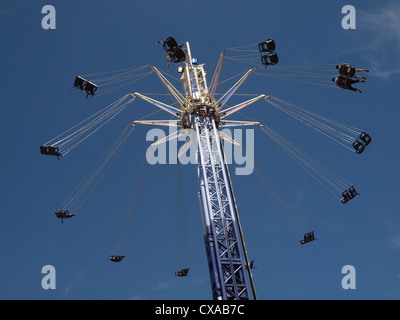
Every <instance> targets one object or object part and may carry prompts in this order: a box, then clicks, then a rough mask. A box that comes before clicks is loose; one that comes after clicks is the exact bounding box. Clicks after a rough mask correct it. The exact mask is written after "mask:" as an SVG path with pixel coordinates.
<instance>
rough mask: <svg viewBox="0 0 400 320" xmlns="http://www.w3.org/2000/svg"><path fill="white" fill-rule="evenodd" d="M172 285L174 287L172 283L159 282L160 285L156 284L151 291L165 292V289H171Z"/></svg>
mask: <svg viewBox="0 0 400 320" xmlns="http://www.w3.org/2000/svg"><path fill="white" fill-rule="evenodd" d="M171 285H172V284H171V283H170V282H164V281H161V282H159V283H158V284H156V285H155V286H154V287H153V288H152V289H151V291H154V292H158V291H161V290H165V289H168V288H170V287H171Z"/></svg>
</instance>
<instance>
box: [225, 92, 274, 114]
mask: <svg viewBox="0 0 400 320" xmlns="http://www.w3.org/2000/svg"><path fill="white" fill-rule="evenodd" d="M268 97H269V96H266V95H265V94H262V95H260V96H258V97H255V98H253V99H250V100H247V101H245V102H242V103H239V104H237V105H236V106H233V107H230V108H228V109H225V110H223V111H222V114H223V115H222V117H221V119H224V118H226V117H228V116H230V115H231V114H233V113H235V112H237V111H239V110H241V109H243V108H245V107H247V106H249V105H251V104H252V103H254V102H257V101H258V100H261V99H267V98H268Z"/></svg>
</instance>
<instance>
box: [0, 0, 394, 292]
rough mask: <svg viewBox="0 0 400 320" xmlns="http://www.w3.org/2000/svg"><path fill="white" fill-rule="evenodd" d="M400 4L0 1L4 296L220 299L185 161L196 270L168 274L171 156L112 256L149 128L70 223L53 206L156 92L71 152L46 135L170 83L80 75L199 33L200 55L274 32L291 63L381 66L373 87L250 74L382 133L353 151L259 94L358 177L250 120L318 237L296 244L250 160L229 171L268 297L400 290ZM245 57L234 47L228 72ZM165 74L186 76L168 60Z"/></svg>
mask: <svg viewBox="0 0 400 320" xmlns="http://www.w3.org/2000/svg"><path fill="white" fill-rule="evenodd" d="M46 4H51V5H53V6H54V7H55V8H56V29H55V30H44V29H42V27H41V20H42V18H43V16H44V15H43V14H42V13H41V9H42V7H43V6H44V5H46ZM346 4H353V5H354V6H355V8H356V13H357V20H356V21H357V22H356V26H357V27H356V29H355V30H344V29H343V28H342V27H341V20H342V18H343V16H344V15H343V14H342V13H341V9H342V7H343V6H344V5H346ZM399 18H400V6H399V5H398V4H397V3H396V1H385V2H384V3H383V4H382V2H378V1H363V2H362V3H359V2H354V3H350V2H348V1H324V2H323V3H321V1H296V2H295V1H287V0H282V1H269V2H267V1H263V2H261V1H255V0H246V1H220V0H213V1H202V2H198V1H196V2H195V1H187V0H186V1H112V2H111V1H92V0H90V1H68V3H67V2H65V1H18V2H16V1H8V0H3V1H2V2H1V3H0V33H1V39H2V46H1V50H0V68H1V70H2V72H1V73H0V84H1V90H0V91H1V95H0V108H1V117H0V121H1V126H0V130H1V135H0V136H1V139H0V145H1V150H2V152H1V164H2V166H1V168H2V174H1V185H2V187H1V190H2V192H1V195H0V199H1V213H2V221H1V223H0V237H1V238H0V239H1V246H0V248H1V249H0V252H1V255H2V257H3V258H2V259H1V260H0V273H1V276H0V298H1V299H210V298H211V288H210V283H209V274H208V268H207V262H206V255H205V249H204V243H203V235H202V227H201V217H200V209H199V204H198V199H197V178H196V170H195V167H194V166H185V167H184V168H183V181H184V186H185V204H186V209H187V213H186V222H187V224H186V233H187V238H186V244H185V246H186V248H187V255H186V257H185V258H186V263H187V266H188V267H190V268H191V270H190V274H189V277H188V278H177V277H175V276H174V272H175V269H176V268H177V255H176V250H177V247H178V246H179V245H180V244H178V242H177V214H176V167H175V166H173V165H156V166H151V167H149V168H148V172H147V175H146V180H145V184H144V188H143V195H142V198H141V202H140V206H139V210H138V212H137V215H136V217H135V221H134V224H133V229H132V234H131V237H130V239H129V246H128V247H127V248H126V252H122V253H121V254H124V255H126V259H125V260H123V261H122V262H121V263H118V264H114V263H111V262H109V261H108V256H109V254H110V253H111V250H112V247H113V245H114V243H115V241H116V239H117V237H118V233H119V231H120V228H121V225H122V223H123V219H124V216H125V215H126V212H127V210H128V208H129V202H130V199H131V198H132V195H133V190H134V187H135V181H136V177H137V175H138V173H139V171H140V167H141V164H142V161H143V158H144V155H145V151H146V149H147V147H148V145H149V142H147V141H145V135H146V132H147V130H148V129H149V128H147V127H138V128H137V129H135V131H134V133H133V135H132V136H131V138H130V139H129V141H128V142H127V144H126V146H125V148H124V149H123V150H122V151H121V153H120V154H119V156H118V158H117V159H116V160H115V162H114V163H113V165H112V166H111V168H110V169H109V170H108V171H107V173H106V174H105V175H104V177H103V179H102V180H101V182H100V183H99V184H98V185H97V187H96V189H95V190H94V191H93V193H92V194H91V195H90V197H89V198H88V199H87V201H86V202H85V204H84V206H83V207H82V209H81V210H80V212H79V215H77V216H76V217H74V218H73V219H71V220H69V221H66V222H65V223H64V224H61V222H60V221H59V220H57V219H56V217H55V216H54V211H55V210H56V209H57V208H58V206H59V205H60V204H61V203H62V202H64V200H65V199H66V198H67V197H68V195H69V194H70V192H71V191H72V190H73V189H74V188H75V187H76V186H77V185H78V183H79V182H80V181H81V179H82V178H83V177H84V176H85V175H86V174H87V173H88V171H89V170H90V169H91V168H92V167H93V166H94V164H95V163H96V161H97V159H98V158H99V157H100V156H101V155H102V154H103V153H104V152H105V150H106V149H107V148H108V147H109V146H110V144H111V143H112V142H113V141H114V139H115V138H116V137H117V136H118V135H119V133H120V132H121V131H122V129H123V128H124V127H125V126H126V125H127V124H128V123H130V122H132V121H134V120H136V119H139V118H141V117H143V116H146V115H148V114H149V113H151V112H153V111H155V109H154V108H153V106H151V105H150V104H146V103H145V102H144V101H138V100H136V101H135V102H134V103H132V104H131V105H129V106H128V108H127V109H126V110H124V112H123V114H121V115H119V116H118V117H116V118H115V119H114V120H113V121H112V122H110V123H109V124H108V125H107V126H105V127H104V128H102V130H100V131H99V132H97V133H96V134H95V135H93V136H91V137H90V139H88V140H86V141H85V142H84V143H82V144H81V145H80V146H79V147H77V148H76V149H74V150H73V152H71V153H70V154H68V156H66V157H65V158H63V159H61V160H60V161H57V159H55V158H53V157H44V156H42V155H40V152H39V146H40V145H41V144H43V143H44V142H46V141H48V140H50V139H51V138H53V137H55V136H57V135H58V134H59V133H61V132H63V131H64V130H66V129H69V128H70V127H72V126H73V125H75V124H76V123H78V122H80V121H81V120H83V119H85V118H87V117H88V116H90V115H92V114H93V113H95V112H96V111H98V110H100V109H101V108H102V107H105V106H106V105H108V104H110V103H111V102H113V101H115V100H116V99H118V98H120V97H122V96H123V95H125V94H126V93H128V92H136V91H137V92H143V93H146V92H152V93H157V92H160V93H164V88H163V87H162V85H161V84H160V82H159V81H158V79H157V78H156V77H155V76H154V75H151V76H150V77H148V78H146V79H145V80H143V81H141V82H137V83H135V84H133V85H132V86H131V87H129V86H128V87H125V88H123V89H121V90H120V91H116V92H113V93H112V94H110V95H104V96H101V97H98V98H95V99H91V97H89V99H87V100H86V99H85V98H84V95H82V94H79V93H80V92H78V91H76V90H73V91H72V92H70V89H71V86H72V83H73V80H74V77H75V76H76V75H78V74H89V73H97V72H103V71H110V70H117V69H124V68H130V67H137V66H142V65H146V64H151V65H154V66H156V67H158V68H160V69H162V70H164V71H166V70H167V66H166V63H165V61H164V58H165V53H164V52H163V50H162V48H161V46H160V45H158V46H157V45H154V42H155V41H159V40H163V39H165V38H167V37H168V36H174V37H175V38H176V39H177V40H178V42H180V43H183V42H186V41H189V42H190V45H191V50H192V54H193V55H194V56H196V57H198V58H199V61H200V62H204V63H206V69H207V66H210V67H211V65H212V64H213V63H214V62H215V61H216V59H217V58H218V56H219V54H220V53H221V52H222V50H223V49H224V48H230V47H236V46H241V45H247V44H251V43H257V42H259V41H262V40H265V39H266V38H272V39H275V41H276V43H277V49H276V51H277V53H278V54H279V58H280V61H279V66H294V65H305V66H311V67H312V66H315V65H330V64H331V65H332V66H333V67H334V65H336V64H337V63H341V62H350V63H352V64H354V65H356V66H360V67H365V68H369V69H370V70H371V72H370V73H369V74H367V77H368V79H367V82H366V83H365V84H360V85H359V86H358V87H359V88H360V89H361V88H362V90H363V93H362V94H358V93H354V92H349V91H344V90H339V89H337V88H334V87H332V86H317V85H313V84H310V83H303V82H294V81H285V80H280V79H275V78H270V77H262V76H256V75H254V76H252V77H251V78H249V79H248V81H247V82H246V83H245V84H244V85H243V87H241V89H240V93H255V94H272V95H274V96H276V97H278V98H281V99H283V100H286V101H289V102H291V103H294V104H296V105H299V106H303V107H305V108H307V109H308V110H312V111H314V112H317V113H319V114H321V115H324V116H327V117H330V118H332V119H335V120H337V121H340V122H343V123H346V124H349V125H353V126H355V127H358V128H361V129H363V130H365V131H367V132H368V133H369V134H370V135H371V136H372V139H373V142H372V143H371V145H370V146H369V147H368V148H367V150H366V151H365V152H364V153H363V154H362V155H356V154H353V153H351V152H348V151H347V150H345V149H343V148H341V147H340V146H338V145H337V144H335V143H332V142H331V141H330V140H329V139H326V138H324V137H323V136H321V135H320V134H318V133H317V132H315V131H313V130H311V129H309V128H307V127H305V126H304V125H302V124H300V123H298V122H295V121H294V120H293V119H292V118H290V117H288V116H287V115H285V114H283V113H280V112H278V111H277V110H276V109H273V108H272V107H271V106H270V105H269V104H266V103H263V102H259V103H257V104H255V105H254V106H253V107H252V108H249V109H248V110H246V111H245V112H244V113H245V114H246V115H247V116H249V117H251V118H254V119H256V120H258V121H260V122H262V123H266V124H268V126H270V127H271V128H273V129H274V130H275V131H277V132H278V133H279V134H281V135H282V136H284V137H285V138H287V139H288V140H290V141H291V142H293V143H294V144H296V145H297V146H298V147H300V148H302V149H303V150H305V151H306V152H307V153H309V154H310V155H312V156H313V157H314V158H315V159H317V160H318V161H320V162H321V163H324V164H325V165H327V166H328V167H329V168H331V169H332V170H334V171H335V172H338V173H340V174H341V175H342V176H343V177H346V179H348V180H350V181H352V182H353V183H354V185H355V186H356V187H357V190H358V191H359V192H360V194H361V195H360V196H358V197H357V198H356V199H354V200H352V201H351V202H349V203H347V204H346V205H343V204H341V203H340V202H338V201H337V200H336V199H334V198H333V197H332V196H331V195H330V194H329V193H327V192H326V190H325V189H324V188H322V187H321V186H320V185H319V184H318V183H317V182H316V181H315V180H313V179H312V178H311V177H310V176H309V175H308V174H307V173H306V172H305V171H304V170H303V169H302V168H301V167H299V166H298V165H296V164H295V163H294V162H293V160H291V159H290V158H289V157H288V156H287V155H286V154H285V153H284V152H283V151H282V150H281V149H279V148H278V147H277V146H276V145H275V144H273V143H272V142H271V141H270V140H269V139H268V137H267V136H266V135H264V134H263V133H262V132H261V131H260V130H258V129H257V130H256V131H255V144H256V146H255V162H256V165H257V167H258V168H259V169H260V170H261V171H262V172H263V174H264V175H265V176H266V177H267V178H268V179H269V181H270V182H271V183H272V184H273V185H274V187H275V189H276V191H277V192H278V193H279V194H280V196H281V197H282V198H283V199H284V200H285V202H286V203H287V204H288V205H289V206H290V207H291V208H293V210H295V211H296V212H297V213H298V214H300V215H301V216H302V217H303V218H304V219H305V220H306V221H307V223H308V224H309V225H310V226H312V228H313V230H315V233H316V237H317V239H318V240H317V241H315V242H313V243H310V244H309V245H306V246H301V245H300V244H299V242H298V240H299V239H298V237H297V236H296V235H295V234H294V233H293V232H292V230H291V228H290V226H289V224H288V222H287V221H286V220H285V218H284V216H283V214H282V213H280V209H279V208H278V207H276V206H275V205H274V204H273V202H272V201H271V198H270V197H269V196H268V190H267V189H266V188H265V187H264V185H263V184H262V183H260V181H259V179H258V178H257V176H256V175H255V174H253V175H250V176H235V175H232V181H233V185H234V190H235V195H236V198H237V202H238V208H239V214H240V218H241V222H242V226H243V230H244V234H245V239H246V244H247V248H248V251H249V254H250V258H251V259H254V260H255V266H256V268H257V269H255V270H254V271H253V275H254V280H255V286H256V290H257V293H258V297H259V298H260V299H398V298H399V297H400V258H399V253H400V228H399V227H400V217H399V209H400V208H399V203H398V195H397V193H398V190H399V188H398V178H399V170H398V167H397V165H398V163H399V155H400V153H399V149H398V142H397V136H398V125H397V122H398V119H399V116H400V111H399V108H398V101H399V98H400V95H399V91H398V88H397V83H398V81H399V79H400V62H399V60H398V57H399V54H400V33H399V30H400V28H399V21H400V19H399ZM248 68H249V66H248V65H244V64H240V63H236V62H232V61H226V64H225V66H224V70H223V73H222V76H223V77H225V78H228V77H230V76H232V75H235V74H238V73H240V72H243V71H246V70H247V69H248ZM271 70H272V68H271ZM265 72H268V70H266V71H265ZM170 73H171V75H174V76H175V75H176V73H175V70H174V69H173V68H172V67H171V68H170ZM328 73H329V72H328ZM334 74H335V70H334V69H333V70H332V75H334ZM209 76H210V73H209ZM328 77H329V75H328ZM328 79H330V78H328ZM209 81H210V78H209ZM161 99H162V98H160V100H161ZM235 99H236V101H239V102H240V101H242V100H243V99H244V97H235ZM165 102H167V103H168V102H169V101H167V100H166V101H165ZM232 103H233V102H232ZM166 118H169V117H168V116H167V117H166ZM232 170H233V169H232V168H231V173H232ZM310 231H311V230H310ZM44 265H53V266H54V267H55V269H56V289H55V290H44V289H43V288H42V286H41V280H42V277H43V276H44V275H43V274H41V269H42V267H43V266H44ZM344 265H353V266H354V267H355V269H356V272H357V273H356V283H357V287H356V289H355V290H343V289H342V287H341V280H342V278H343V276H344V275H343V274H341V269H342V267H343V266H344Z"/></svg>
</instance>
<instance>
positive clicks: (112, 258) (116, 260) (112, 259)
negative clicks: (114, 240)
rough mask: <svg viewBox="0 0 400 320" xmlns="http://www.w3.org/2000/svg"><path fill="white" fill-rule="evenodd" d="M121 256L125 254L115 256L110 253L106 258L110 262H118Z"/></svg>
mask: <svg viewBox="0 0 400 320" xmlns="http://www.w3.org/2000/svg"><path fill="white" fill-rule="evenodd" d="M123 258H125V256H115V255H112V256H110V257H109V258H108V259H109V260H110V261H112V262H120V261H121V260H122V259H123Z"/></svg>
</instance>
